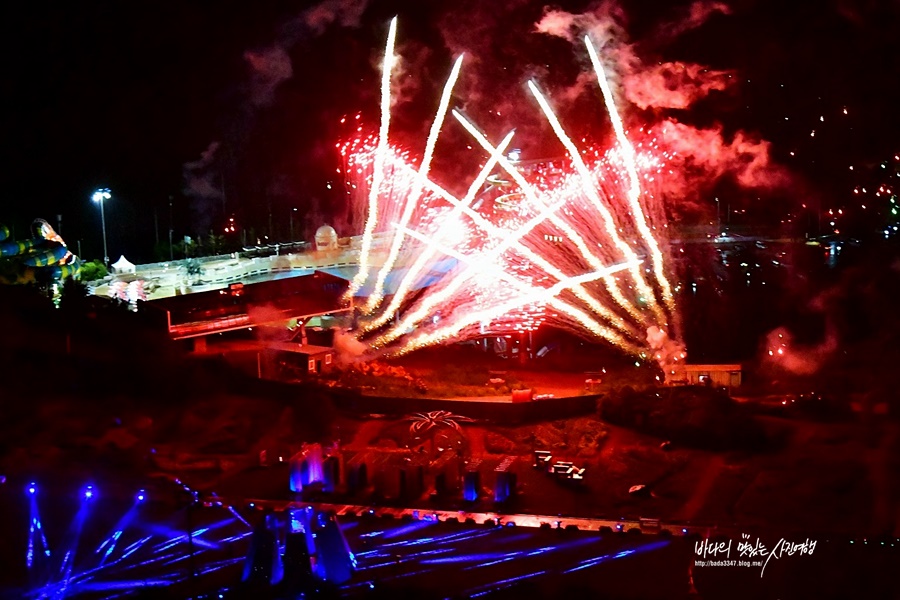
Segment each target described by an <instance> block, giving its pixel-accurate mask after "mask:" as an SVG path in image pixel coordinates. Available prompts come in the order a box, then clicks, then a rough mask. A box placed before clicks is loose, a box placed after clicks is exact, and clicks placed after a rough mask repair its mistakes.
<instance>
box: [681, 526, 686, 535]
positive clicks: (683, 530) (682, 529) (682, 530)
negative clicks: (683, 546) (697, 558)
mask: <svg viewBox="0 0 900 600" xmlns="http://www.w3.org/2000/svg"><path fill="white" fill-rule="evenodd" d="M681 533H682V534H684V535H687V527H682V528H681Z"/></svg>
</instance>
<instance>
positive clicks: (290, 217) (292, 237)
mask: <svg viewBox="0 0 900 600" xmlns="http://www.w3.org/2000/svg"><path fill="white" fill-rule="evenodd" d="M295 212H297V209H296V208H292V209H291V212H290V213H288V217H289V221H290V224H291V239H290V241H292V242H293V241H294V213H295Z"/></svg>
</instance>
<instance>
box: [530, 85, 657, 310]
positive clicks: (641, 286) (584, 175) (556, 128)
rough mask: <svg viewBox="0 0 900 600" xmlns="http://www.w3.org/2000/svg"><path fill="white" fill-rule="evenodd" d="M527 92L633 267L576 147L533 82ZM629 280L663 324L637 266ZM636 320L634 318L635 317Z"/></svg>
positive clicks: (631, 256)
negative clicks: (544, 116)
mask: <svg viewBox="0 0 900 600" xmlns="http://www.w3.org/2000/svg"><path fill="white" fill-rule="evenodd" d="M528 89H529V90H531V93H532V95H533V96H534V97H535V99H536V100H537V101H538V104H540V106H541V110H543V111H544V115H546V117H547V121H549V122H550V126H551V127H552V128H553V132H554V133H556V137H557V138H559V141H560V142H562V144H563V146H565V148H566V151H567V152H568V153H569V156H570V157H571V158H572V164H573V166H574V167H575V170H576V171H577V172H578V175H579V176H580V177H581V182H582V190H583V191H584V194H585V195H586V196H587V197H588V198H589V199H590V200H591V202H592V203H593V204H594V208H596V209H597V212H599V213H600V216H601V217H602V218H603V224H604V228H605V229H606V234H607V235H608V236H609V237H610V239H611V240H612V242H613V244H614V245H615V247H616V248H618V249H619V251H620V252H621V253H622V254H623V255H624V256H625V258H626V259H627V260H628V262H629V263H631V264H632V265H634V264H635V262H634V261H636V260H637V254H635V252H634V250H633V249H632V248H631V246H629V245H628V244H627V243H626V242H625V241H624V240H623V239H622V238H621V237H620V236H619V232H618V231H617V230H616V223H615V220H614V219H613V216H612V214H611V213H610V212H609V209H608V208H607V207H606V205H605V204H604V203H603V201H602V200H601V199H600V194H598V193H597V188H596V187H595V186H594V185H593V183H592V182H591V173H590V171H589V170H588V168H587V166H586V165H585V164H584V160H582V158H581V154H580V153H579V152H578V148H576V147H575V144H574V143H572V140H571V139H570V138H569V136H568V135H566V132H565V131H564V130H563V128H562V125H560V123H559V119H557V118H556V114H555V113H554V112H553V109H552V108H550V104H549V103H548V102H547V99H546V98H544V95H543V94H542V93H541V91H540V90H539V89H538V87H537V85H535V83H534V82H533V81H529V82H528ZM629 272H630V274H631V277H632V278H633V279H634V282H635V284H636V285H637V287H638V291H640V293H641V294H642V295H643V296H644V297H646V298H647V300H648V302H649V303H650V307H651V309H653V311H654V314H655V315H656V317H657V318H658V319H660V320H662V321H665V315H663V314H662V311H661V310H660V309H659V305H658V304H657V303H656V297H655V295H654V294H653V290H652V288H650V286H649V285H647V282H646V281H644V277H643V275H642V274H641V272H640V269H638V268H637V267H636V266H632V268H631V269H629ZM615 289H616V290H617V291H618V292H619V293H620V294H621V290H619V288H618V285H616V286H615ZM610 294H612V295H613V296H614V297H615V293H614V292H613V290H610ZM621 302H626V304H627V306H632V305H631V303H629V302H627V301H626V300H625V298H624V297H622V299H621V300H620V303H621ZM635 316H636V318H639V317H637V315H635Z"/></svg>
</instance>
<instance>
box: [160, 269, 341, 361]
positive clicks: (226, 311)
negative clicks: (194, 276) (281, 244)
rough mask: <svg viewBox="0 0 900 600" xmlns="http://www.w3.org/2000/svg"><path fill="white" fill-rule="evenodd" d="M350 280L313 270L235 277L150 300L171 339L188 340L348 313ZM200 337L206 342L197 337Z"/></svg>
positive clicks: (200, 342)
mask: <svg viewBox="0 0 900 600" xmlns="http://www.w3.org/2000/svg"><path fill="white" fill-rule="evenodd" d="M347 286H348V283H347V281H346V280H344V279H342V278H340V277H336V276H334V275H330V274H328V273H324V272H320V271H314V272H312V273H310V274H307V275H303V276H298V277H291V278H287V279H277V280H272V281H262V282H258V283H251V284H244V283H233V284H231V285H229V286H228V287H227V288H225V289H220V290H209V291H205V292H196V293H193V294H187V295H178V296H172V297H169V298H159V299H155V300H150V301H148V302H147V307H148V308H149V309H150V310H151V311H157V312H158V314H164V315H165V322H166V326H167V328H168V333H169V336H170V337H171V338H172V339H173V340H184V339H190V338H203V337H205V336H209V335H213V334H216V333H225V332H228V331H237V330H241V329H249V328H250V327H257V326H261V325H272V324H281V323H284V322H286V321H289V320H291V319H297V320H298V321H300V322H301V323H303V322H305V321H307V320H308V319H310V318H312V317H316V316H324V315H335V314H341V313H350V312H352V310H353V305H352V303H345V302H343V301H342V299H341V297H342V296H343V294H344V292H345V291H346V289H347ZM198 342H199V344H200V345H202V344H203V343H204V342H203V341H200V340H199V339H198Z"/></svg>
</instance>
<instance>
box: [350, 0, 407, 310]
mask: <svg viewBox="0 0 900 600" xmlns="http://www.w3.org/2000/svg"><path fill="white" fill-rule="evenodd" d="M396 38H397V17H394V18H393V19H391V26H390V29H389V30H388V38H387V44H386V45H385V49H384V64H383V65H382V71H381V127H380V128H379V130H378V146H377V147H376V149H375V161H374V171H373V173H372V186H371V187H370V188H369V212H368V216H367V217H366V227H365V230H364V232H363V238H362V244H361V245H360V250H359V271H357V272H356V276H354V277H353V281H351V282H350V287H349V288H347V291H346V292H345V294H344V299H345V300H349V299H351V298H352V297H353V296H354V294H356V292H358V291H359V288H361V287H362V286H363V284H364V283H365V282H366V279H368V277H369V253H370V252H371V250H372V236H373V234H374V233H375V227H376V226H377V225H378V196H379V194H380V193H381V182H382V181H383V180H384V162H385V155H386V154H387V152H388V131H389V129H390V124H391V71H392V70H393V68H394V40H395V39H396Z"/></svg>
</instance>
